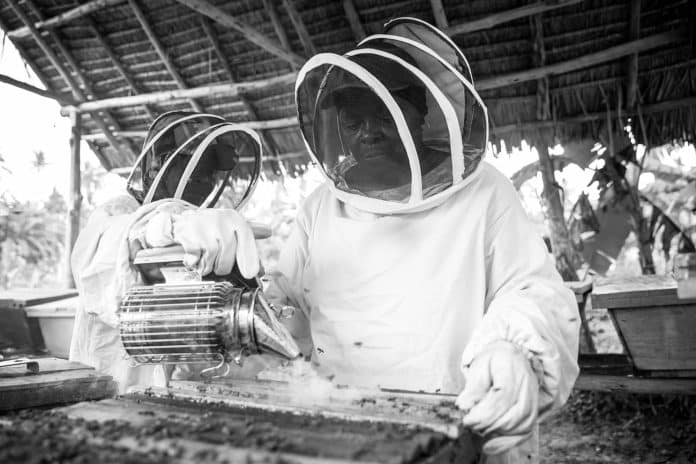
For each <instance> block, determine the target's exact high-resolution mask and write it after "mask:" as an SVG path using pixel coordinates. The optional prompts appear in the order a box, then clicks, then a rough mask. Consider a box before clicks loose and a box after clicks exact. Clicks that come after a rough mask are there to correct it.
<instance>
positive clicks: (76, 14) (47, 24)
mask: <svg viewBox="0 0 696 464" xmlns="http://www.w3.org/2000/svg"><path fill="white" fill-rule="evenodd" d="M124 1H125V0H92V1H90V2H87V3H85V4H84V5H80V6H76V7H75V8H72V9H70V10H68V11H65V12H64V13H61V14H59V15H57V16H54V17H52V18H48V19H45V20H42V21H38V22H36V23H34V24H33V26H34V27H35V28H36V29H48V28H51V27H56V26H60V25H61V24H66V23H68V22H70V21H74V20H75V19H78V18H81V17H83V16H86V15H88V14H90V13H94V12H95V11H98V10H101V9H102V8H104V7H107V6H111V5H118V4H119V3H123V2H124ZM7 35H8V37H10V38H11V39H21V38H24V37H31V31H30V30H29V28H28V27H26V26H24V27H20V28H19V29H15V30H14V31H10V32H8V33H7Z"/></svg>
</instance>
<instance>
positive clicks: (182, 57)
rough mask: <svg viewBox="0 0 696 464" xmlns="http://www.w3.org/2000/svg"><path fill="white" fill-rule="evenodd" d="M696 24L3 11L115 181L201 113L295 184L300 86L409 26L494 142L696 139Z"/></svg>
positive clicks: (390, 7) (385, 10)
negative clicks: (174, 124)
mask: <svg viewBox="0 0 696 464" xmlns="http://www.w3.org/2000/svg"><path fill="white" fill-rule="evenodd" d="M694 10H695V9H694V8H693V5H690V2H689V1H688V0H642V1H641V0H623V1H610V0H536V1H532V2H530V1H522V0H471V1H467V2H461V1H457V0H430V1H428V0H396V1H386V0H342V1H338V0H337V1H330V0H282V1H281V0H232V1H220V0H148V1H147V2H145V1H143V0H91V1H86V2H76V1H74V0H62V1H56V0H3V1H1V2H0V28H2V29H3V30H4V31H5V33H6V34H7V36H8V37H9V38H10V39H11V40H12V41H13V43H14V44H15V45H16V46H17V48H18V49H19V51H20V52H21V53H22V55H23V57H24V59H25V60H26V61H27V62H28V63H29V65H30V66H31V67H32V68H33V70H34V71H35V72H36V74H37V75H38V76H39V78H40V79H41V80H42V81H43V83H44V85H45V86H46V89H47V90H48V93H50V94H51V95H52V96H53V97H54V98H56V99H58V100H60V101H62V102H63V103H64V104H70V105H72V107H73V108H78V109H80V111H81V112H82V114H83V124H82V132H83V136H84V137H85V138H86V139H87V140H88V141H89V142H90V144H91V145H92V147H93V148H94V150H95V152H96V153H97V154H98V156H99V157H100V160H101V162H102V163H103V165H104V166H105V167H106V168H107V169H114V168H122V167H125V166H129V165H130V164H131V163H132V161H133V157H134V156H135V153H137V151H138V149H139V147H140V145H141V144H142V137H143V135H144V131H145V130H146V129H147V127H148V125H149V124H150V122H151V121H152V120H153V118H154V117H155V116H156V115H157V114H160V113H162V112H164V111H169V110H173V109H179V108H186V109H189V108H196V109H199V110H204V111H207V112H211V113H216V114H219V115H222V116H224V117H225V118H227V119H229V120H232V121H256V122H257V123H256V126H255V127H262V128H264V130H263V138H264V143H265V147H266V151H267V153H266V155H267V159H268V162H267V163H266V167H267V169H268V170H270V171H275V172H288V173H290V174H294V173H300V172H302V171H303V169H304V166H306V164H307V163H308V162H309V158H308V157H307V155H306V152H305V148H304V145H303V143H302V139H301V137H300V135H299V131H298V128H297V126H296V124H295V118H294V116H295V105H294V98H293V78H292V76H293V73H295V72H296V71H297V69H299V67H300V66H301V64H302V62H303V61H304V60H306V59H307V57H308V56H311V55H312V54H314V53H318V52H337V53H342V52H345V51H347V50H348V49H350V48H351V47H352V46H354V44H355V43H356V40H358V39H360V38H362V37H363V36H364V35H365V34H367V35H369V34H373V33H378V32H380V31H381V28H382V25H383V24H384V22H385V21H387V20H389V19H390V18H393V17H397V16H404V15H409V16H414V17H418V18H421V19H424V20H426V21H429V22H431V23H433V24H438V25H439V26H440V27H441V28H443V29H445V30H446V31H447V32H448V34H450V36H451V37H452V38H453V40H454V41H455V42H456V43H457V44H458V45H459V46H460V47H461V48H462V49H463V50H464V51H465V53H466V54H467V56H468V58H469V60H470V63H471V67H472V69H473V74H474V76H475V79H476V85H477V87H478V88H479V89H480V91H481V95H482V97H483V99H484V101H485V102H486V104H487V105H488V108H489V112H490V120H491V127H492V141H494V142H497V141H500V140H505V141H506V143H507V144H508V145H510V144H516V143H518V142H519V141H520V140H521V139H523V138H524V139H526V140H528V141H530V142H531V143H551V142H553V141H560V142H564V141H565V142H567V141H570V140H573V139H578V138H585V137H588V136H591V137H598V136H599V134H600V133H601V132H602V131H607V127H608V126H614V130H616V129H615V128H616V127H622V125H623V124H625V123H626V121H627V120H628V118H632V121H633V126H634V131H635V132H636V135H637V137H638V140H639V141H644V142H647V143H649V144H656V143H663V142H666V141H670V140H673V139H688V140H693V138H694V132H695V130H696V129H695V128H696V66H695V64H696V52H695V45H694V42H695V39H694V37H696V36H695V35H694V31H695V30H696V14H695V13H694ZM279 76H281V77H280V78H279V79H276V82H275V83H272V82H271V83H270V84H269V82H267V80H268V79H272V78H278V77H279ZM283 76H285V77H283ZM278 80H279V81H280V82H278ZM6 82H7V80H6ZM235 83H242V84H249V85H243V86H241V87H235V85H236V84H235ZM220 84H224V85H220ZM208 86H217V87H216V88H217V89H218V90H219V89H223V90H222V91H216V92H215V93H213V92H212V91H209V89H208ZM186 89H193V91H196V89H198V90H199V91H198V92H197V93H195V96H194V97H191V96H188V95H192V94H187V93H186V92H188V90H186ZM236 90H239V91H236ZM157 92H160V94H157ZM162 92H165V93H162ZM153 95H157V96H158V97H157V98H154V97H153ZM135 96H140V97H141V98H140V100H138V101H137V104H132V103H128V102H129V100H128V99H127V98H123V97H135ZM151 97H152V98H151ZM107 99H109V100H107ZM130 101H131V102H132V101H133V100H130ZM105 102H110V105H111V106H108V105H106V106H104V103H105ZM116 102H118V104H115V103H116ZM100 104H102V106H101V107H100V106H99V105H100ZM89 105H92V108H93V109H91V110H89V111H87V108H89ZM95 106H96V109H94V107H95ZM619 124H621V125H619Z"/></svg>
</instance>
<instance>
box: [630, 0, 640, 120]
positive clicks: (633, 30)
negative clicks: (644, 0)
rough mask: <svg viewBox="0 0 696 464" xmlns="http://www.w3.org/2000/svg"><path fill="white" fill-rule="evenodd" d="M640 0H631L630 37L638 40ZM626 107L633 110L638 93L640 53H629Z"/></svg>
mask: <svg viewBox="0 0 696 464" xmlns="http://www.w3.org/2000/svg"><path fill="white" fill-rule="evenodd" d="M640 2H641V0H631V7H630V16H629V21H628V39H629V40H637V39H638V36H639V35H640ZM626 68H627V76H626V109H627V110H632V109H633V108H634V107H635V105H636V101H637V95H638V53H634V54H632V55H629V57H628V59H627V60H626Z"/></svg>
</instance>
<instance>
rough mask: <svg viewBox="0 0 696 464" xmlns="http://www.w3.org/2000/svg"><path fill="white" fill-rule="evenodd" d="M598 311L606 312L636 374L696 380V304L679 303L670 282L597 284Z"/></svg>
mask: <svg viewBox="0 0 696 464" xmlns="http://www.w3.org/2000/svg"><path fill="white" fill-rule="evenodd" d="M592 306H593V308H606V309H607V310H608V311H609V313H610V315H611V316H612V320H613V322H614V325H615V326H616V330H617V332H618V334H619V336H620V337H621V341H622V343H623V344H624V348H625V349H626V351H627V354H628V355H629V356H630V357H631V359H632V361H633V365H634V366H635V367H636V368H637V369H641V370H645V371H653V372H665V373H666V372H674V371H684V372H683V373H684V374H687V375H688V374H689V373H690V372H692V371H693V374H694V375H696V337H695V336H694V333H696V299H680V298H679V297H678V296H677V282H676V281H675V280H674V279H672V278H671V277H668V276H637V277H626V278H621V279H604V280H597V281H596V282H595V284H594V289H593V291H592Z"/></svg>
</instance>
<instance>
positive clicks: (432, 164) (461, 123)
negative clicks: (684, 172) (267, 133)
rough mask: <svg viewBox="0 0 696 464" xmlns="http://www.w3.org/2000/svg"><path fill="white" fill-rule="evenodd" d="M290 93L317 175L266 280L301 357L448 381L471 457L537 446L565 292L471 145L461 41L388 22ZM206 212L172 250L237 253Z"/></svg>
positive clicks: (361, 378)
mask: <svg viewBox="0 0 696 464" xmlns="http://www.w3.org/2000/svg"><path fill="white" fill-rule="evenodd" d="M296 100H297V106H298V115H299V120H300V127H301V132H302V136H303V137H304V140H305V142H306V145H307V149H308V151H309V153H310V155H311V156H312V158H313V159H314V161H315V162H316V164H317V166H318V167H319V168H320V169H321V171H322V173H323V174H324V176H325V178H326V182H325V183H324V184H323V185H322V186H321V187H319V188H318V189H317V190H316V191H315V192H314V193H313V194H312V195H311V196H310V197H309V198H308V199H307V200H306V201H305V203H304V205H303V206H302V208H301V210H300V213H299V215H298V217H297V220H296V222H295V225H294V228H293V231H292V233H291V235H290V237H289V239H288V241H287V243H286V245H285V249H284V250H283V252H282V254H281V258H280V262H279V267H278V276H277V278H276V279H275V281H274V287H273V288H272V289H271V291H270V292H269V293H271V294H273V295H275V297H276V298H279V299H281V300H283V301H282V302H286V303H290V304H293V305H295V306H296V307H298V308H299V309H300V310H301V311H298V312H297V315H296V317H295V318H294V319H293V323H294V326H295V327H294V330H295V334H296V335H297V336H298V337H303V336H306V339H307V344H308V345H309V346H311V348H310V349H311V357H312V361H313V362H314V363H315V364H316V365H317V366H318V369H320V370H321V371H322V372H324V373H326V374H331V375H334V376H335V380H336V381H337V382H339V383H350V384H354V385H379V386H382V387H397V388H401V389H410V390H423V391H428V392H440V393H456V394H459V397H458V398H457V405H458V406H459V407H460V408H461V409H462V410H463V423H464V424H465V425H466V426H468V427H470V428H471V429H473V430H474V431H476V432H477V433H479V434H481V435H482V436H484V438H485V440H486V445H485V447H484V451H486V452H487V453H488V454H489V462H535V461H537V460H538V452H537V447H538V441H537V440H538V439H537V421H538V419H539V418H541V417H544V416H546V415H548V414H549V413H550V412H551V411H553V410H554V409H557V408H559V407H560V406H561V405H562V404H563V403H564V402H565V401H566V399H567V398H568V395H569V393H570V391H571V388H572V386H573V383H574V381H575V378H576V376H577V373H578V367H577V363H576V358H577V348H578V331H579V318H578V313H577V307H576V304H575V299H574V297H573V294H572V292H570V291H569V290H567V289H566V288H565V286H564V285H563V282H562V281H561V278H560V277H559V275H558V273H557V272H556V270H555V268H554V264H553V261H552V259H551V257H550V256H549V254H548V253H547V251H546V249H545V246H544V243H543V241H542V239H541V237H540V236H539V235H538V234H537V232H536V231H535V230H534V227H533V226H532V224H531V223H530V221H529V220H528V218H527V216H526V214H525V212H524V210H523V208H522V205H521V203H520V200H519V198H518V196H517V192H516V191H515V189H514V188H513V186H512V185H511V183H510V182H509V181H508V180H507V179H506V178H505V177H504V176H503V175H502V174H501V173H499V172H498V171H496V170H495V169H494V168H492V167H491V166H490V165H488V164H486V163H485V162H482V161H481V158H482V157H483V155H484V151H485V149H486V145H487V140H488V120H487V113H486V108H485V106H484V104H483V102H482V101H481V99H480V97H479V96H478V94H477V93H476V91H475V89H474V85H473V79H472V77H471V72H470V70H469V67H468V64H467V62H466V59H465V57H464V55H463V54H462V52H461V51H460V50H459V49H458V48H457V47H456V46H455V45H454V44H453V43H452V42H451V40H450V39H449V38H447V37H446V36H445V35H444V34H442V33H441V32H440V31H438V30H437V29H435V28H433V27H432V26H429V25H427V24H425V23H423V22H421V21H419V20H415V19H409V18H401V19H398V20H394V21H391V22H390V23H388V24H387V25H386V27H385V32H384V34H381V35H375V36H371V37H369V38H367V39H365V40H364V41H363V42H361V44H359V46H358V47H357V48H355V49H354V50H352V51H351V52H349V53H347V54H345V55H343V56H339V55H335V54H330V53H322V54H319V55H316V56H314V57H313V58H311V59H310V60H309V61H308V62H307V63H306V64H305V65H304V66H303V67H302V69H301V70H300V72H299V74H298V79H297V83H296ZM165 215H166V214H165ZM206 218H207V220H206V221H198V222H191V223H189V224H188V225H187V227H186V228H185V229H184V228H180V229H179V230H174V234H173V237H172V239H173V240H174V241H175V242H176V241H178V242H180V243H185V247H186V248H187V249H188V250H190V251H191V256H190V258H189V259H190V262H191V263H192V264H194V263H195V264H197V265H198V266H200V267H203V268H205V269H213V268H214V263H215V262H218V261H219V260H221V259H229V257H225V258H223V257H222V255H224V254H227V255H229V254H231V250H233V249H236V253H237V259H240V258H242V259H244V255H245V252H244V249H246V248H249V247H253V246H254V242H253V240H251V239H249V240H241V241H240V243H237V242H238V240H237V239H238V238H239V237H249V234H248V233H242V234H239V233H237V232H238V231H243V230H244V228H245V227H248V226H246V225H245V223H244V221H243V220H242V219H241V217H240V216H239V215H238V214H233V213H229V212H216V211H215V210H211V211H206ZM159 223H160V224H161V223H164V224H167V221H166V220H164V221H159ZM158 227H159V228H160V229H162V230H165V231H166V230H169V229H170V227H169V226H165V227H163V228H162V227H161V226H156V227H155V226H153V228H152V234H154V235H156V234H157V230H159V229H158ZM221 250H224V253H223V252H222V251H221ZM247 277H249V276H247Z"/></svg>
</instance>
